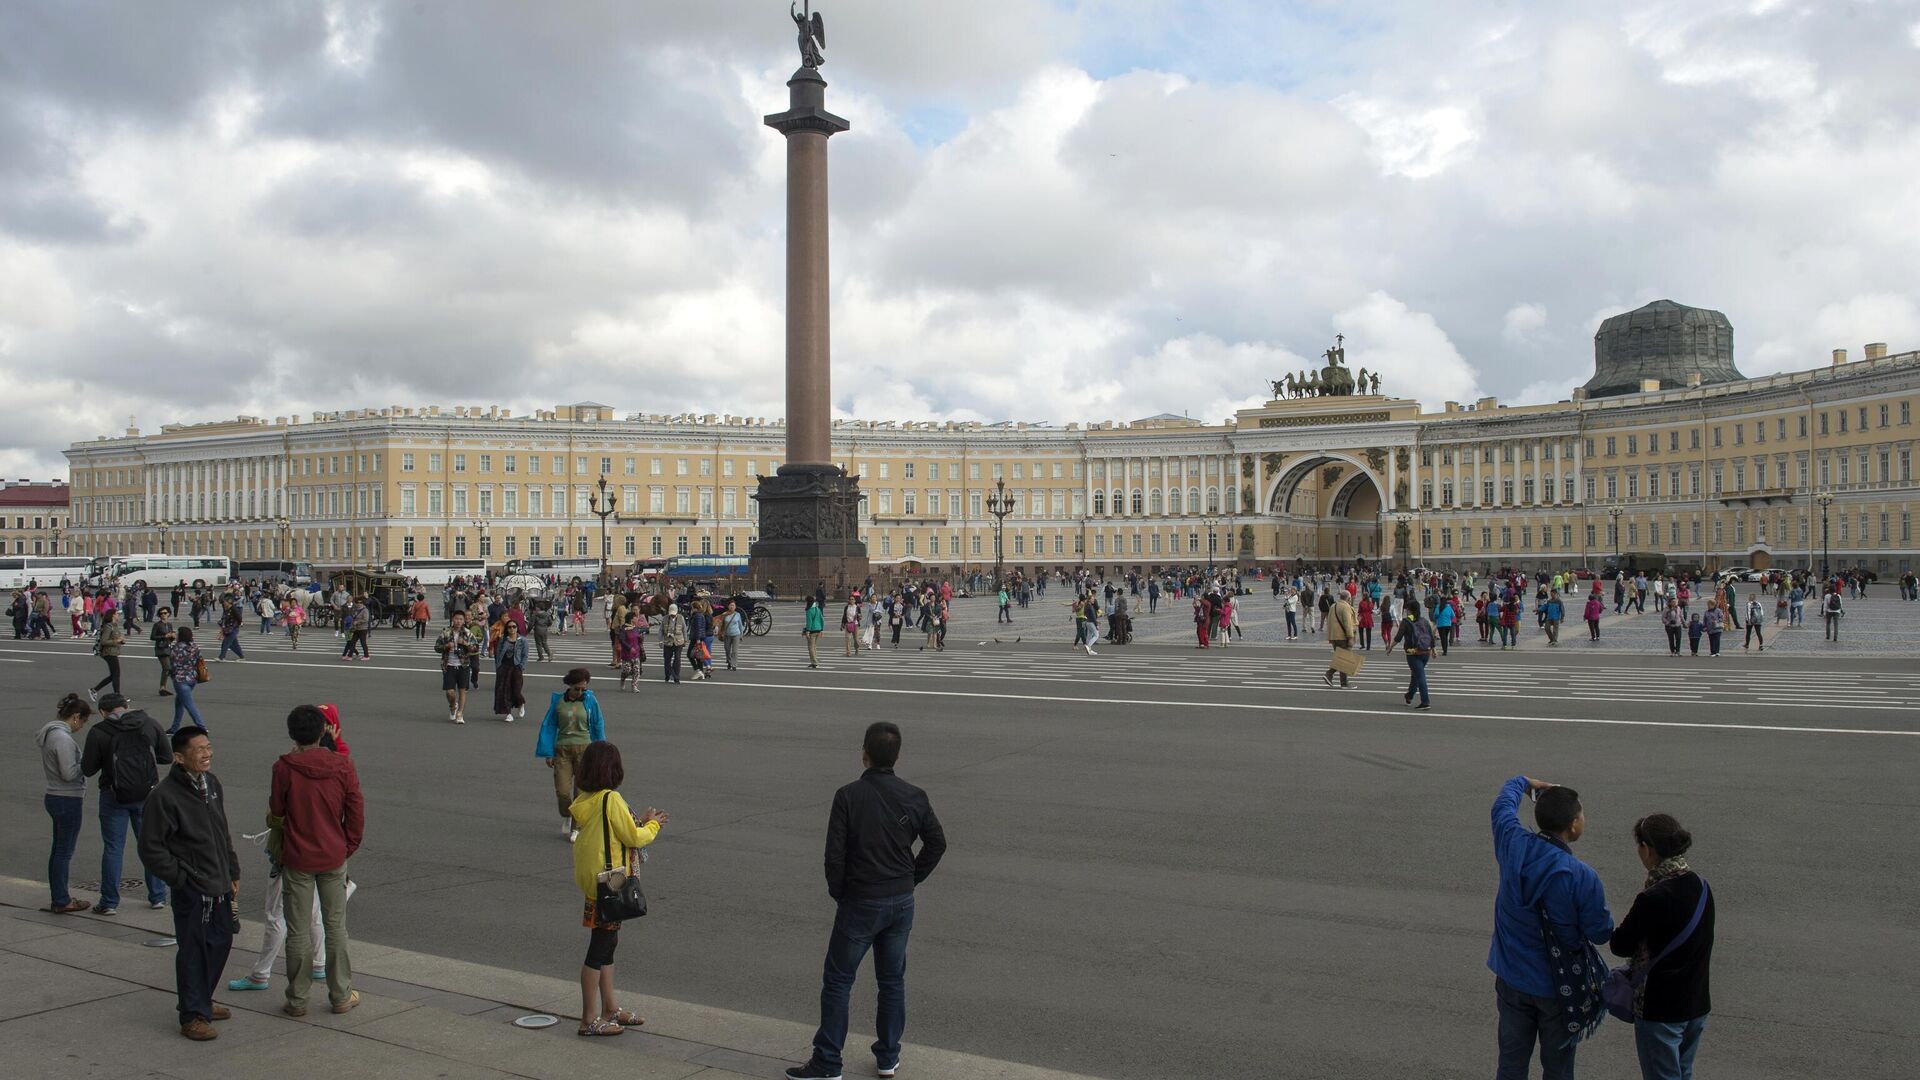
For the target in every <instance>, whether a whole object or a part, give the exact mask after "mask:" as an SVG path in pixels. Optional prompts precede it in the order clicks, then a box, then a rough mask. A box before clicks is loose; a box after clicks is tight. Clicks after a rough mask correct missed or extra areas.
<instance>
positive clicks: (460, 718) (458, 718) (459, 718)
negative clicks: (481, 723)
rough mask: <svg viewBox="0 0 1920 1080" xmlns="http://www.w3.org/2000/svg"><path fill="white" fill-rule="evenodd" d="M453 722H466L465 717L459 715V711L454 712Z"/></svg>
mask: <svg viewBox="0 0 1920 1080" xmlns="http://www.w3.org/2000/svg"><path fill="white" fill-rule="evenodd" d="M453 722H454V723H456V724H464V723H466V722H467V718H466V717H464V716H461V715H460V714H459V713H454V714H453Z"/></svg>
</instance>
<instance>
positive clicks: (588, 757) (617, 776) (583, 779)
mask: <svg viewBox="0 0 1920 1080" xmlns="http://www.w3.org/2000/svg"><path fill="white" fill-rule="evenodd" d="M626 778H627V770H626V768H625V767H624V766H622V765H621V764H620V748H619V747H617V746H615V745H613V744H612V743H610V742H608V741H607V740H605V739H601V740H599V741H597V742H590V743H588V744H587V748H586V750H584V751H582V752H581V754H580V767H579V768H578V769H575V770H574V773H573V782H574V785H575V786H577V787H578V788H579V789H580V790H581V791H587V792H591V791H613V790H614V789H616V788H618V787H619V786H620V784H621V782H623V781H624V780H626Z"/></svg>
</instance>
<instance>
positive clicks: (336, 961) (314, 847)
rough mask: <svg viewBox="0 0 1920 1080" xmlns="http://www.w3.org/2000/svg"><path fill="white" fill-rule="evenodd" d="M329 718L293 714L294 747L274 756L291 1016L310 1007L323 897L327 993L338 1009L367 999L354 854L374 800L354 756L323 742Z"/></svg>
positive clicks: (302, 709) (274, 814) (272, 810)
mask: <svg viewBox="0 0 1920 1080" xmlns="http://www.w3.org/2000/svg"><path fill="white" fill-rule="evenodd" d="M326 734H327V717H326V714H325V713H322V712H321V711H320V710H319V709H318V708H316V707H315V706H312V705H296V706H294V708H293V711H291V712H289V713H288V714H287V736H288V737H289V738H291V739H292V740H293V744H294V749H293V752H292V753H289V754H284V755H282V756H281V757H280V759H279V760H278V761H275V762H274V763H273V781H272V787H271V790H270V794H269V795H268V798H267V814H268V820H269V822H271V821H273V820H274V819H276V818H277V819H279V821H280V823H281V824H280V827H279V829H280V876H281V910H282V914H283V915H284V916H285V918H286V922H287V1002H286V1004H285V1005H283V1006H281V1011H282V1012H284V1013H286V1014H287V1015H288V1016H305V1015H306V1014H307V993H308V991H309V990H311V989H312V986H313V962H314V947H315V942H314V940H313V934H312V931H311V928H310V926H309V922H310V920H311V917H312V911H313V905H314V901H315V898H316V896H317V897H318V900H319V904H320V921H321V924H322V925H323V926H324V927H325V928H326V973H327V1000H328V1002H329V1003H330V1004H331V1005H332V1007H333V1011H334V1012H335V1013H345V1012H350V1011H351V1010H352V1009H353V1008H354V1007H355V1006H357V1005H359V1004H360V994H359V992H358V991H356V990H354V989H353V964H352V961H351V960H350V958H349V957H348V953H347V861H348V860H350V859H352V858H353V853H354V852H355V851H358V850H359V849H360V842H361V839H362V837H363V835H364V833H365V829H366V806H365V802H364V800H363V799H362V797H361V794H360V777H359V774H358V773H356V772H355V771H354V768H353V761H352V759H351V758H349V757H348V756H347V755H345V754H339V753H335V752H334V751H332V750H328V749H327V748H325V747H323V746H321V745H320V742H321V739H322V738H323V737H324V736H325V735H326Z"/></svg>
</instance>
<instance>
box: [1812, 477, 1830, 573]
mask: <svg viewBox="0 0 1920 1080" xmlns="http://www.w3.org/2000/svg"><path fill="white" fill-rule="evenodd" d="M1813 501H1814V502H1816V503H1818V504H1819V505H1820V580H1821V581H1830V580H1832V576H1831V573H1830V571H1829V568H1828V565H1827V564H1828V561H1829V560H1831V559H1832V558H1833V545H1832V542H1831V539H1832V538H1831V536H1830V535H1829V533H1828V532H1827V510H1828V508H1830V507H1832V506H1833V492H1831V491H1822V492H1821V493H1820V494H1818V495H1815V496H1814V497H1813Z"/></svg>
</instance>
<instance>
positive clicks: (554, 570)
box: [507, 557, 600, 581]
mask: <svg viewBox="0 0 1920 1080" xmlns="http://www.w3.org/2000/svg"><path fill="white" fill-rule="evenodd" d="M507 573H509V574H532V575H534V576H535V577H541V578H549V577H558V578H559V579H560V580H561V581H572V580H573V579H574V578H579V579H580V580H582V581H591V580H593V579H594V578H597V577H599V576H600V560H599V559H576V558H560V557H549V558H544V559H539V558H535V559H508V560H507Z"/></svg>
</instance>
